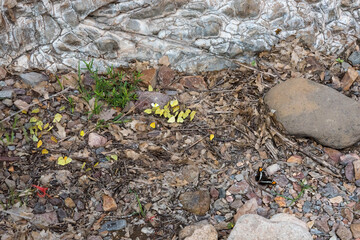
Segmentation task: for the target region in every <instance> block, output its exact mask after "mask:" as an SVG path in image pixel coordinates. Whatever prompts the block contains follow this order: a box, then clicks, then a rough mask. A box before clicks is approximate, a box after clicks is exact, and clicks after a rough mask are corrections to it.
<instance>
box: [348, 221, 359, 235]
mask: <svg viewBox="0 0 360 240" xmlns="http://www.w3.org/2000/svg"><path fill="white" fill-rule="evenodd" d="M350 229H351V232H352V234H353V237H354V238H360V223H353V224H351V225H350Z"/></svg>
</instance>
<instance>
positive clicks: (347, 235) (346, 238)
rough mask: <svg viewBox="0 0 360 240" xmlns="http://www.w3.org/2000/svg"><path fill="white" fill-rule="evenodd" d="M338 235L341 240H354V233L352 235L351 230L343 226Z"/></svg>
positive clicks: (340, 227)
mask: <svg viewBox="0 0 360 240" xmlns="http://www.w3.org/2000/svg"><path fill="white" fill-rule="evenodd" d="M336 235H338V236H339V238H340V239H341V240H351V239H352V233H351V231H350V229H349V228H347V227H345V226H344V225H342V224H340V226H339V227H338V229H337V230H336Z"/></svg>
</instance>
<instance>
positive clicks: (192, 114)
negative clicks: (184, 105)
mask: <svg viewBox="0 0 360 240" xmlns="http://www.w3.org/2000/svg"><path fill="white" fill-rule="evenodd" d="M195 114H196V111H191V113H190V121H192V120H193V119H194V117H195Z"/></svg>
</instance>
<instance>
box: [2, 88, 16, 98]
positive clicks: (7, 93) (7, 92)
mask: <svg viewBox="0 0 360 240" xmlns="http://www.w3.org/2000/svg"><path fill="white" fill-rule="evenodd" d="M13 92H14V91H13V90H2V91H0V99H6V98H11V97H12V94H13Z"/></svg>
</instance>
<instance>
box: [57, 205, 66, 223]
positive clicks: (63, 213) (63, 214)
mask: <svg viewBox="0 0 360 240" xmlns="http://www.w3.org/2000/svg"><path fill="white" fill-rule="evenodd" d="M56 212H57V215H58V217H59V221H60V222H62V221H63V220H64V218H66V217H67V213H66V211H65V210H64V209H62V208H59V209H58V210H57V211H56Z"/></svg>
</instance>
